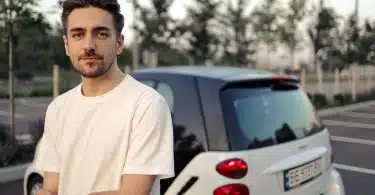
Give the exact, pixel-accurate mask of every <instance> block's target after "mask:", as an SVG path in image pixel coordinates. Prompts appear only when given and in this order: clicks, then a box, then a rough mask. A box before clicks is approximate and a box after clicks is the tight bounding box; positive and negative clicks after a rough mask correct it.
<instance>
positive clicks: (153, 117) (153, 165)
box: [122, 97, 174, 179]
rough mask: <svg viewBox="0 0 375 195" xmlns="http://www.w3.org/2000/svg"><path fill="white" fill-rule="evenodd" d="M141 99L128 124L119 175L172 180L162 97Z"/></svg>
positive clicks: (170, 147)
mask: <svg viewBox="0 0 375 195" xmlns="http://www.w3.org/2000/svg"><path fill="white" fill-rule="evenodd" d="M143 99H144V100H143V101H141V102H140V104H139V106H138V108H137V109H136V111H135V113H134V117H133V120H132V129H131V134H130V140H129V146H128V147H129V149H128V151H127V155H126V160H125V165H124V167H123V172H122V173H123V174H141V175H156V176H158V177H159V178H160V179H166V178H170V177H174V154H173V125H172V119H171V112H170V110H169V107H168V105H167V103H166V101H165V99H164V98H162V97H158V98H153V99H148V98H147V99H148V100H147V99H146V98H143Z"/></svg>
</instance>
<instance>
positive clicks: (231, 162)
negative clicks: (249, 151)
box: [216, 158, 248, 179]
mask: <svg viewBox="0 0 375 195" xmlns="http://www.w3.org/2000/svg"><path fill="white" fill-rule="evenodd" d="M247 169H248V168H247V164H246V162H245V161H244V160H242V159H239V158H233V159H228V160H225V161H223V162H221V163H219V164H218V165H217V166H216V171H217V172H218V173H220V174H221V175H223V176H225V177H228V178H232V179H239V178H242V177H244V176H245V175H246V174H247Z"/></svg>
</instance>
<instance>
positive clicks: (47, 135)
mask: <svg viewBox="0 0 375 195" xmlns="http://www.w3.org/2000/svg"><path fill="white" fill-rule="evenodd" d="M56 113H57V110H56V107H55V105H54V102H52V103H51V104H50V105H49V106H48V107H47V111H46V115H45V120H44V131H43V136H42V138H41V140H40V143H39V146H38V152H37V156H36V161H35V162H36V163H35V166H36V168H37V169H39V170H42V171H49V172H59V171H60V170H59V169H60V160H59V155H58V149H57V147H58V145H57V138H58V136H57V135H58V128H57V126H56V122H57V115H56Z"/></svg>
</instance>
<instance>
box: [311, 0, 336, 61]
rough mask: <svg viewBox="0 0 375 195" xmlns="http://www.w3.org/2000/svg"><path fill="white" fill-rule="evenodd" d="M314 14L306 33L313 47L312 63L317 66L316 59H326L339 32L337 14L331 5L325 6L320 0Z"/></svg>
mask: <svg viewBox="0 0 375 195" xmlns="http://www.w3.org/2000/svg"><path fill="white" fill-rule="evenodd" d="M314 14H316V15H315V16H314V19H313V23H312V24H311V25H310V26H309V27H308V35H309V37H310V39H311V42H312V44H313V48H314V50H313V51H314V55H315V59H314V64H315V66H317V65H318V61H324V60H326V59H328V57H327V55H328V50H330V49H331V46H332V45H334V42H335V38H336V36H337V35H338V32H339V31H338V19H339V16H338V14H337V13H336V12H335V10H334V9H333V8H332V7H328V6H326V5H325V4H324V1H323V0H320V2H319V6H318V10H317V11H316V12H315V13H314Z"/></svg>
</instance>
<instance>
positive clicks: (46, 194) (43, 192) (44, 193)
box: [36, 189, 57, 195]
mask: <svg viewBox="0 0 375 195" xmlns="http://www.w3.org/2000/svg"><path fill="white" fill-rule="evenodd" d="M36 194H37V195H57V194H53V193H52V192H50V191H48V190H44V189H41V190H39V191H38V192H37V193H36Z"/></svg>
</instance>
